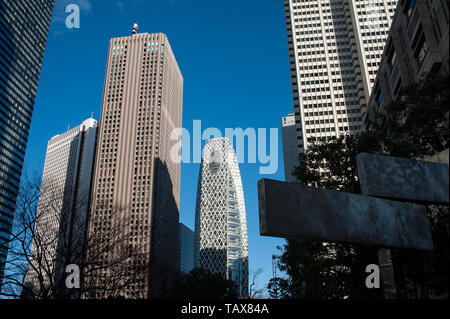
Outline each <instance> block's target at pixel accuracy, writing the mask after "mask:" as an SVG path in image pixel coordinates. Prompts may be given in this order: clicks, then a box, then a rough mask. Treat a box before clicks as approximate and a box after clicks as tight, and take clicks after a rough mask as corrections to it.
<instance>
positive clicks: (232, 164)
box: [194, 138, 248, 296]
mask: <svg viewBox="0 0 450 319" xmlns="http://www.w3.org/2000/svg"><path fill="white" fill-rule="evenodd" d="M194 259H195V266H196V267H200V268H203V269H207V270H209V271H211V272H213V273H220V274H222V275H223V276H224V277H225V278H227V279H230V280H233V281H234V282H235V283H236V285H237V293H238V294H239V295H241V296H242V295H247V292H248V245H247V221H246V214H245V202H244V192H243V189H242V181H241V174H240V172H239V166H238V162H237V159H236V155H235V153H234V150H233V147H232V145H231V143H230V141H229V140H228V139H227V138H215V139H212V140H209V141H207V142H206V143H205V147H204V149H203V157H202V163H201V167H200V174H199V179H198V192H197V206H196V214H195V256H194Z"/></svg>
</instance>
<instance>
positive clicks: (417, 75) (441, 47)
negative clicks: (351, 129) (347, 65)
mask: <svg viewBox="0 0 450 319" xmlns="http://www.w3.org/2000/svg"><path fill="white" fill-rule="evenodd" d="M448 26H449V8H448V1H446V0H433V1H426V0H402V1H399V5H398V7H397V10H396V13H395V16H394V20H393V23H392V28H391V31H390V33H389V37H388V40H387V43H386V48H385V50H384V52H383V58H382V60H381V63H380V68H379V70H378V73H377V77H376V80H375V85H374V87H373V91H372V94H371V97H370V101H369V107H368V109H367V112H366V114H365V116H364V120H365V128H366V129H369V128H370V125H371V123H373V121H374V120H375V114H376V113H379V112H383V105H384V104H385V103H386V102H389V101H393V100H395V99H396V98H397V95H398V93H399V91H400V90H401V88H402V87H404V86H407V85H409V84H412V83H416V82H418V81H420V80H421V79H423V78H424V77H425V76H426V75H427V74H429V73H435V74H441V75H448V74H449V59H448V51H449V40H448V38H449V33H448Z"/></svg>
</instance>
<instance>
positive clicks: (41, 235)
mask: <svg viewBox="0 0 450 319" xmlns="http://www.w3.org/2000/svg"><path fill="white" fill-rule="evenodd" d="M58 185H59V184H58V183H57V182H54V181H49V180H47V181H43V182H42V183H40V182H39V180H38V178H32V179H30V178H26V179H25V180H24V181H23V182H22V184H21V188H20V191H19V196H18V198H17V204H16V207H17V208H16V213H15V220H14V224H13V228H12V231H11V236H10V241H9V251H8V259H7V262H6V265H5V274H4V280H3V284H2V291H1V292H0V295H3V296H7V297H12V298H20V297H22V298H30V299H58V298H71V299H76V298H81V297H83V298H120V297H125V296H127V297H131V298H139V297H141V296H140V292H141V291H143V289H145V288H147V287H141V285H142V283H144V282H145V277H146V275H147V274H148V256H146V255H145V254H144V251H145V250H144V249H143V247H144V243H143V242H142V241H141V239H140V238H142V237H138V236H133V232H132V227H128V226H129V225H130V224H129V220H128V218H127V214H126V211H127V209H125V208H123V207H121V208H117V207H113V206H111V205H108V206H107V207H106V206H105V207H103V209H102V211H101V212H102V213H105V214H107V216H102V218H101V219H98V220H99V221H101V222H95V223H94V222H92V221H91V220H90V214H97V213H99V212H97V210H96V209H94V210H93V211H92V212H91V213H88V211H89V209H88V208H89V204H90V203H89V198H88V195H86V194H80V193H79V192H78V191H74V190H73V189H71V188H70V186H69V187H67V186H65V187H60V186H58ZM96 208H97V207H96ZM124 226H125V227H124ZM73 264H74V265H76V266H78V269H79V271H80V287H79V288H78V287H76V286H75V288H71V289H69V288H68V287H67V284H66V280H67V279H68V278H67V273H66V269H67V266H68V265H73ZM136 285H137V287H136ZM130 287H131V288H134V289H127V288H130ZM141 288H143V289H141ZM125 291H127V294H126V295H125Z"/></svg>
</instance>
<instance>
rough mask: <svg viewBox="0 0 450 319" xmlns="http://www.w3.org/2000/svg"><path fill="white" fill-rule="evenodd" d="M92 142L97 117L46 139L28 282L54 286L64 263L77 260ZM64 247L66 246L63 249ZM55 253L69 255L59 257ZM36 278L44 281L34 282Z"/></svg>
mask: <svg viewBox="0 0 450 319" xmlns="http://www.w3.org/2000/svg"><path fill="white" fill-rule="evenodd" d="M96 142H97V121H96V120H94V119H93V118H90V119H87V120H85V121H84V122H83V123H82V124H81V125H79V126H77V127H74V128H72V129H70V130H68V131H67V132H65V133H63V134H60V135H56V136H54V137H53V138H52V139H50V141H49V142H48V146H47V154H46V157H45V164H44V173H43V176H42V185H41V194H40V197H39V204H38V210H37V214H36V225H35V229H34V234H33V235H34V240H33V246H32V251H31V256H30V262H31V264H32V265H30V266H29V267H28V272H27V276H26V283H28V284H29V285H36V284H38V285H39V286H40V287H42V285H43V284H44V285H46V284H50V283H52V282H53V284H54V285H58V284H59V283H60V281H61V277H60V276H62V273H63V272H64V267H65V265H66V264H68V263H69V264H70V263H77V264H78V263H79V262H80V261H81V260H80V258H82V256H83V251H82V250H81V249H82V247H83V243H84V237H85V235H86V228H87V220H86V219H87V216H88V210H89V200H90V189H91V181H92V172H93V168H94V158H95V146H96ZM37 241H38V242H39V243H38V244H37ZM67 247H72V249H71V250H70V251H68V248H67ZM60 254H65V255H71V256H72V257H71V258H73V259H72V260H65V258H66V257H65V256H60ZM42 260H46V262H45V263H42V262H40V261H42ZM49 276H52V277H53V278H52V280H50V279H49V278H48V277H49ZM39 277H40V278H43V279H44V282H39V283H37V282H36V280H37V278H39ZM49 288H50V287H49ZM52 290H53V289H52ZM37 297H43V296H37Z"/></svg>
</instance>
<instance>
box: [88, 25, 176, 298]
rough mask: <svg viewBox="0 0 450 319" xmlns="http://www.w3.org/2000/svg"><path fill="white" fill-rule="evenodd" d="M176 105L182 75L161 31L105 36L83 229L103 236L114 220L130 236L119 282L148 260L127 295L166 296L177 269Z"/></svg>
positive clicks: (126, 289) (96, 293)
mask: <svg viewBox="0 0 450 319" xmlns="http://www.w3.org/2000/svg"><path fill="white" fill-rule="evenodd" d="M182 107H183V77H182V75H181V72H180V70H179V68H178V64H177V62H176V60H175V56H174V54H173V51H172V49H171V46H170V44H169V41H168V39H167V36H166V35H165V34H162V33H154V34H148V33H141V34H140V33H137V25H135V27H134V28H133V35H132V36H128V37H119V38H113V39H111V41H110V43H109V52H108V62H107V67H106V76H105V86H104V92H103V104H102V112H101V122H100V130H99V143H98V144H97V151H96V154H97V156H96V162H95V172H94V180H93V189H92V204H91V215H90V222H89V232H91V233H96V234H99V235H100V236H102V237H104V238H109V237H110V236H112V235H113V234H112V233H111V225H116V226H117V225H118V226H120V227H121V229H123V231H124V232H126V233H128V234H130V238H129V242H130V245H131V246H133V247H136V248H135V249H136V250H138V251H136V255H139V256H140V257H139V258H136V259H135V260H130V261H129V262H130V264H129V266H128V267H129V268H128V269H127V270H126V274H127V275H126V276H125V277H124V280H126V278H128V277H130V276H133V275H134V274H136V273H137V272H138V268H139V266H143V265H149V271H148V272H147V273H145V274H142V276H143V277H142V280H140V281H139V283H133V284H126V285H124V287H123V288H122V291H121V292H120V295H121V296H122V297H125V298H148V297H161V296H165V295H166V293H167V291H168V289H169V288H170V287H169V286H170V285H171V283H172V282H173V281H174V280H175V278H176V274H177V273H178V269H179V266H178V265H179V260H178V259H179V256H178V254H177V253H176V254H174V253H173V252H174V251H178V228H179V201H180V163H176V162H173V161H172V160H171V157H170V151H171V149H172V147H173V146H174V145H175V144H176V143H179V142H180V140H181V137H180V138H179V139H178V140H171V139H170V135H171V132H172V131H173V130H174V129H176V128H181V125H182V123H181V121H182ZM115 210H116V213H115V212H114V211H115ZM117 210H120V211H119V212H118V213H117ZM87 253H88V254H89V252H87ZM107 255H108V254H106V255H105V258H110V257H106V256H107ZM109 256H110V255H109ZM97 275H98V276H101V275H104V274H100V273H99V274H97ZM89 297H91V298H108V297H110V296H109V295H108V292H107V291H93V292H92V293H91V295H90V296H89Z"/></svg>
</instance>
